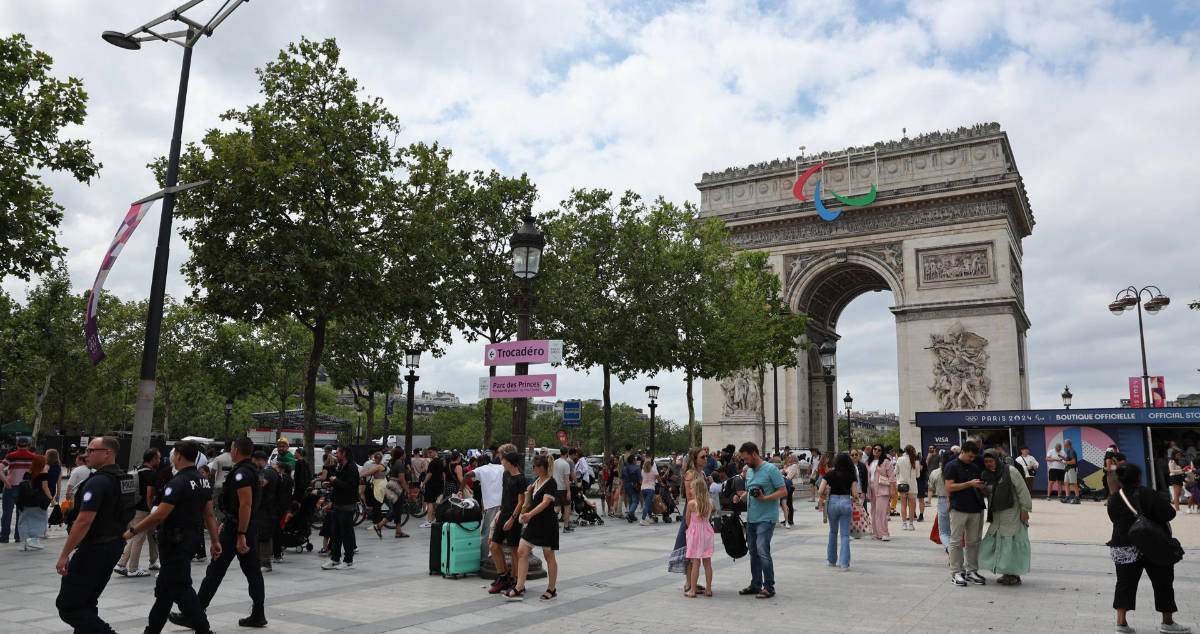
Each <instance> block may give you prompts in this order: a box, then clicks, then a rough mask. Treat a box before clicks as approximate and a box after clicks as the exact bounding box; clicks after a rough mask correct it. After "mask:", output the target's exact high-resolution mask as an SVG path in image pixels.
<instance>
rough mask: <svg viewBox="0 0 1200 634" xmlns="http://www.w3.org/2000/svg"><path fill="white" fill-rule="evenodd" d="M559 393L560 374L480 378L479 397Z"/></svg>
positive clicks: (532, 396)
mask: <svg viewBox="0 0 1200 634" xmlns="http://www.w3.org/2000/svg"><path fill="white" fill-rule="evenodd" d="M557 393H558V375H555V374H523V375H520V376H485V377H480V379H479V398H540V397H543V396H555V395H556V394H557Z"/></svg>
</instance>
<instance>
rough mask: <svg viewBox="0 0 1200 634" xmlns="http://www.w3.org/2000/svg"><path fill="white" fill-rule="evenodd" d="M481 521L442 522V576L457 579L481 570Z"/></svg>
mask: <svg viewBox="0 0 1200 634" xmlns="http://www.w3.org/2000/svg"><path fill="white" fill-rule="evenodd" d="M479 528H480V522H468V523H466V524H453V523H450V522H446V523H444V524H442V576H443V577H446V578H449V579H457V578H459V577H462V576H466V575H469V574H472V573H477V572H479V540H480V530H479Z"/></svg>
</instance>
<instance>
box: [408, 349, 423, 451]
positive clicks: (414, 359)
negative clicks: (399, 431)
mask: <svg viewBox="0 0 1200 634" xmlns="http://www.w3.org/2000/svg"><path fill="white" fill-rule="evenodd" d="M404 365H405V366H407V367H408V374H406V375H405V376H404V380H405V381H407V382H408V398H407V399H405V400H406V401H407V403H405V413H404V451H406V452H408V455H410V456H411V455H412V449H413V448H412V437H413V391H414V390H415V389H416V387H417V379H419V378H421V377H419V376H417V373H416V369H417V367H418V366H420V365H421V351H420V350H414V349H412V348H405V349H404Z"/></svg>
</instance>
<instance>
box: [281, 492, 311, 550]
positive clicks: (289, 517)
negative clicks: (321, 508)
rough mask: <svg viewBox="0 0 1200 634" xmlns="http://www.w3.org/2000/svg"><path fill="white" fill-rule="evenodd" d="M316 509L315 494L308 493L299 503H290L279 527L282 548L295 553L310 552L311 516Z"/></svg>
mask: <svg viewBox="0 0 1200 634" xmlns="http://www.w3.org/2000/svg"><path fill="white" fill-rule="evenodd" d="M316 508H317V494H316V493H314V492H313V491H309V492H308V493H307V494H305V496H304V497H302V498H300V501H299V502H292V505H291V507H290V508H288V511H287V513H285V514H284V516H283V520H281V522H280V526H281V527H282V528H283V547H284V548H295V549H296V552H298V553H299V552H304V551H305V550H308V551H312V549H313V545H312V542H310V541H309V540H308V537H309V535H312V516H313V511H314V510H315V509H316Z"/></svg>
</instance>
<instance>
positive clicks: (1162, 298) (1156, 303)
mask: <svg viewBox="0 0 1200 634" xmlns="http://www.w3.org/2000/svg"><path fill="white" fill-rule="evenodd" d="M1170 303H1171V298H1170V297H1167V296H1166V295H1163V294H1162V293H1159V294H1158V295H1155V296H1154V297H1151V298H1150V299H1149V300H1147V301H1146V303H1145V304H1144V306H1145V308H1146V312H1148V313H1150V314H1151V315H1153V314H1154V313H1157V312H1158V311H1160V310H1162V309H1164V308H1166V307H1167V304H1170Z"/></svg>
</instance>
